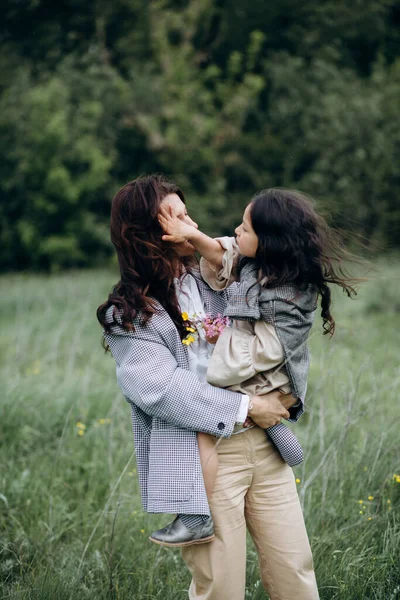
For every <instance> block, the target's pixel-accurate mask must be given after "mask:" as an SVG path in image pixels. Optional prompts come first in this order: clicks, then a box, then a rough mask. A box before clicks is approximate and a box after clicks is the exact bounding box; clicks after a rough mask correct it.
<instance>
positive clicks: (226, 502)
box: [98, 176, 318, 600]
mask: <svg viewBox="0 0 400 600" xmlns="http://www.w3.org/2000/svg"><path fill="white" fill-rule="evenodd" d="M161 205H162V206H163V207H164V208H167V209H168V210H170V211H172V212H173V213H174V214H175V215H177V216H178V218H180V219H182V220H184V221H186V222H188V223H191V224H193V221H192V220H191V219H190V217H189V216H188V214H187V211H186V207H185V204H184V196H183V193H182V191H181V190H180V189H179V188H177V187H176V186H175V185H173V184H171V183H167V182H166V181H164V180H163V179H162V178H161V177H159V176H150V177H144V178H139V179H137V180H135V181H132V182H130V183H128V184H126V185H125V186H124V187H123V188H122V189H121V190H120V191H119V192H118V193H117V195H116V196H115V198H114V200H113V204H112V211H111V239H112V242H113V244H114V246H115V248H116V250H117V254H118V260H119V264H120V271H121V280H120V282H119V283H118V284H117V285H116V286H115V288H114V289H113V291H112V293H111V294H110V296H109V298H108V300H107V302H105V303H104V304H103V305H102V306H100V307H99V309H98V319H99V321H100V323H101V324H102V325H103V327H104V330H105V340H106V343H107V344H108V346H109V348H110V349H111V351H112V353H113V355H114V358H115V360H116V365H117V379H118V383H119V385H120V387H121V389H122V391H123V393H124V395H125V398H126V399H127V401H128V402H129V403H130V405H131V408H132V422H133V431H134V440H135V449H136V456H137V464H138V474H139V482H140V488H141V494H142V502H143V507H144V509H145V510H146V511H148V512H167V513H177V514H178V518H177V521H176V522H177V526H179V528H180V529H181V530H182V528H185V532H186V531H187V540H188V545H187V546H185V548H184V550H183V558H184V560H185V562H186V564H187V566H188V568H189V569H190V571H191V572H192V576H193V579H192V583H191V586H190V590H189V597H190V598H191V600H199V599H204V600H205V599H207V600H243V598H244V594H245V574H246V573H245V567H246V526H247V528H248V529H249V531H250V534H251V535H252V537H253V540H254V542H255V545H256V548H257V552H258V556H259V564H260V570H261V577H262V581H263V585H264V587H265V589H266V590H267V591H268V593H269V595H270V597H271V599H272V600H280V599H285V600H286V599H287V600H291V599H293V600H294V598H296V600H314V599H317V598H318V591H317V587H316V582H315V576H314V571H313V566H312V556H311V551H310V547H309V543H308V538H307V533H306V530H305V526H304V520H303V515H302V512H301V508H300V503H299V499H298V496H297V491H296V485H295V482H294V477H293V472H292V470H291V469H290V467H288V465H287V464H286V463H285V462H284V461H283V460H282V459H281V457H280V456H279V454H278V453H277V452H276V450H275V449H274V447H273V446H272V444H271V443H270V442H269V441H268V439H267V437H266V435H265V432H264V431H263V430H262V429H265V428H267V427H270V426H272V425H275V424H277V423H279V422H280V421H281V419H282V418H289V417H291V419H292V420H296V418H297V417H298V415H299V414H301V412H302V407H301V406H300V407H298V408H292V409H290V406H291V405H292V404H294V403H295V399H294V398H291V397H290V400H288V401H287V403H288V404H286V407H285V406H283V404H282V403H281V402H280V401H279V399H278V396H277V395H276V394H272V395H268V396H265V397H263V398H261V397H258V396H253V397H251V398H249V397H247V396H244V395H242V394H239V393H236V392H231V391H228V390H224V389H219V388H215V387H213V386H211V385H209V384H207V383H206V382H205V378H203V375H205V371H204V356H202V357H200V356H198V357H197V359H196V357H195V360H190V361H189V354H188V349H187V347H186V346H185V345H183V344H182V340H183V339H184V337H185V336H186V334H187V332H186V330H185V327H184V324H183V321H182V317H181V312H182V305H183V303H184V302H191V301H193V304H196V303H197V304H198V303H199V299H200V302H202V304H203V306H204V310H205V311H206V312H209V313H211V314H215V315H216V314H218V313H222V312H223V310H224V305H225V295H224V293H217V292H214V291H212V290H211V289H210V288H209V287H208V286H207V285H206V284H205V283H204V282H203V281H202V280H201V278H200V277H199V274H198V270H197V268H196V262H195V261H194V259H193V254H194V247H193V246H192V245H191V244H190V243H189V242H186V241H184V242H181V243H177V244H168V243H167V242H163V241H162V235H163V231H162V230H161V226H160V225H159V222H158V215H159V211H160V207H161ZM194 225H195V226H196V224H194ZM184 282H185V283H184ZM191 358H192V359H193V356H192V357H191ZM287 409H289V410H287ZM289 411H290V412H289ZM248 416H250V417H251V419H252V420H253V421H254V422H255V423H256V424H257V425H258V426H259V427H255V428H252V429H248V430H245V429H243V428H241V427H240V424H243V422H244V421H245V420H246V418H247V417H248ZM234 429H235V430H237V429H239V433H234ZM197 431H201V432H204V433H208V434H211V435H214V436H215V437H217V438H219V440H218V442H217V445H218V455H219V469H218V475H217V481H216V484H215V488H214V492H213V497H212V501H211V502H210V506H209V504H208V502H207V495H206V490H205V488H204V482H203V477H202V470H201V463H200V458H199V453H198V447H197V438H196V432H197ZM232 434H233V435H232ZM182 448H184V452H182V450H181V449H182ZM178 449H180V450H178ZM210 509H211V513H212V518H213V520H214V525H215V538H214V539H213V540H212V541H211V542H209V543H204V544H201V545H198V544H196V543H195V542H196V540H198V539H200V538H204V530H205V529H207V527H208V525H209V515H210ZM193 515H204V519H203V521H202V522H201V523H198V522H197V521H196V520H195V519H193V517H192V516H193Z"/></svg>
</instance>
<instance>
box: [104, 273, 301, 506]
mask: <svg viewBox="0 0 400 600" xmlns="http://www.w3.org/2000/svg"><path fill="white" fill-rule="evenodd" d="M192 275H193V276H194V277H195V278H196V282H197V285H198V288H199V291H200V295H201V297H202V299H203V301H204V304H205V308H206V312H208V313H210V314H211V315H217V314H218V313H221V314H222V313H223V312H224V310H225V308H226V299H227V294H226V292H225V291H223V292H215V291H214V290H212V289H211V288H210V287H209V286H208V285H207V284H206V283H205V282H204V281H203V280H202V279H201V277H200V274H199V273H197V272H193V273H192ZM158 308H159V311H158V312H157V313H156V314H154V315H152V317H151V319H150V321H149V322H148V324H147V325H145V326H142V325H140V323H139V319H138V318H136V319H135V321H134V325H135V331H134V332H128V331H126V330H124V329H123V328H122V327H121V326H120V325H118V324H115V321H114V319H113V307H110V308H109V309H108V312H107V321H108V322H109V323H114V325H113V326H112V328H111V332H110V333H105V334H104V337H105V339H106V341H107V343H108V345H109V347H110V350H111V352H112V354H113V356H114V359H115V362H116V373H117V381H118V384H119V386H120V388H121V390H122V392H123V394H124V396H125V398H126V400H127V401H128V403H129V404H130V406H131V409H132V425H133V434H134V443H135V451H136V459H137V467H138V475H139V484H140V490H141V496H142V503H143V508H144V510H146V511H147V512H154V513H158V512H165V513H174V514H175V513H186V514H206V515H209V514H210V510H209V506H208V502H207V495H206V491H205V487H204V482H203V475H202V469H201V464H200V457H199V452H198V446H197V437H196V431H203V432H205V433H209V434H211V435H214V436H218V437H229V436H230V435H231V434H232V431H233V428H234V425H235V422H236V418H237V415H238V412H239V407H240V403H241V399H242V394H239V393H236V392H231V391H229V390H224V389H221V388H217V387H214V386H212V385H209V384H208V383H201V382H200V381H199V380H198V378H197V375H196V374H195V373H192V372H191V371H189V370H188V369H189V363H188V353H187V349H186V347H185V346H184V345H183V344H182V341H181V339H180V337H179V334H178V331H177V329H176V327H175V325H174V323H173V321H172V320H171V318H170V316H169V315H168V313H167V312H166V311H165V310H164V309H163V307H162V306H161V305H158ZM302 412H303V408H302V405H301V406H300V407H298V408H293V409H290V414H291V418H290V420H291V421H296V420H297V419H298V418H299V416H300V415H301V413H302ZM276 427H282V426H276ZM283 429H285V428H283ZM280 435H281V434H280V433H279V432H277V436H278V439H279V437H280ZM282 442H283V443H285V433H283V437H282Z"/></svg>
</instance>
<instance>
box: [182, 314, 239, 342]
mask: <svg viewBox="0 0 400 600" xmlns="http://www.w3.org/2000/svg"><path fill="white" fill-rule="evenodd" d="M182 319H183V322H184V325H185V328H186V331H187V332H188V334H187V336H186V337H185V338H184V339H183V340H182V344H184V345H185V346H190V344H193V342H195V341H196V340H197V339H198V337H199V331H200V330H201V329H202V330H203V331H204V333H205V337H206V340H207V342H208V343H210V344H216V342H217V340H218V338H219V336H220V335H221V333H222V332H223V330H224V329H225V327H228V326H229V325H230V319H229V317H223V316H222V315H221V314H220V313H218V315H217V316H216V317H212V316H211V315H210V313H207V314H206V315H205V316H204V317H198V316H197V315H192V317H189V315H188V314H187V313H186V312H184V313H182Z"/></svg>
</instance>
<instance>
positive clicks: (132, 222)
mask: <svg viewBox="0 0 400 600" xmlns="http://www.w3.org/2000/svg"><path fill="white" fill-rule="evenodd" d="M168 194H177V195H178V196H179V198H180V199H181V200H182V202H185V197H184V195H183V192H182V190H181V189H180V188H179V187H178V186H177V185H175V184H174V183H171V182H169V181H167V180H166V179H165V178H164V177H163V176H161V175H149V176H147V177H139V178H137V179H135V180H134V181H130V182H129V183H127V184H125V185H124V186H123V187H122V188H121V189H120V190H119V192H117V194H116V195H115V197H114V199H113V201H112V206H111V221H110V229H111V241H112V243H113V244H114V247H115V249H116V251H117V256H118V262H119V268H120V273H121V279H120V281H119V282H118V283H117V284H116V285H115V286H114V288H113V290H112V291H111V293H110V295H109V296H108V299H107V301H106V302H104V304H101V306H99V308H98V309H97V319H98V321H99V323H100V324H101V325H102V326H103V328H104V329H105V331H110V329H111V327H112V325H113V324H116V323H117V321H116V314H117V313H118V315H119V318H120V319H121V321H122V323H121V324H122V327H123V328H124V329H126V330H127V331H134V330H135V328H134V325H133V319H134V318H135V317H136V316H137V314H138V313H140V318H141V322H142V323H143V324H145V323H147V322H148V321H149V319H150V318H151V316H152V315H153V314H154V313H155V312H156V311H157V308H156V303H155V300H157V301H158V302H159V303H160V304H161V305H162V306H163V307H164V309H165V310H166V311H167V312H168V314H169V315H170V317H171V319H172V321H173V322H174V324H175V326H176V328H177V329H178V331H179V335H180V336H181V338H182V339H183V338H184V337H185V335H186V334H187V331H186V330H185V327H184V325H183V321H182V317H181V311H180V308H179V304H178V300H177V297H176V293H175V286H174V277H175V275H176V273H175V270H174V269H175V267H176V263H177V260H179V261H180V262H182V263H183V264H185V266H186V268H187V270H188V271H190V264H191V263H192V262H193V258H191V257H189V258H178V256H177V254H176V253H175V251H174V250H173V248H172V247H170V246H168V244H167V243H165V242H163V241H162V239H161V237H162V235H163V231H162V229H161V226H160V224H159V222H158V219H157V215H158V212H159V208H160V204H161V202H162V201H163V200H164V198H165V197H166V196H168ZM110 306H114V312H113V315H114V323H109V322H107V320H106V312H107V310H108V309H109V308H110ZM103 344H104V347H105V349H106V350H107V349H108V347H107V345H106V344H105V342H104V341H103Z"/></svg>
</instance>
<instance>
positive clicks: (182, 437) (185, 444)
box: [148, 419, 200, 505]
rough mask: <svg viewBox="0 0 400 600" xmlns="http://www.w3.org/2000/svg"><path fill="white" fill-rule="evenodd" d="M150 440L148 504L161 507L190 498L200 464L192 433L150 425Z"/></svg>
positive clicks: (161, 425) (173, 427)
mask: <svg viewBox="0 0 400 600" xmlns="http://www.w3.org/2000/svg"><path fill="white" fill-rule="evenodd" d="M154 421H157V420H155V419H154V420H153V429H152V432H151V438H150V455H149V480H148V497H149V500H152V501H153V502H157V500H159V501H160V502H161V503H162V504H163V505H165V503H168V502H171V503H172V502H188V501H189V500H191V498H192V497H193V492H194V484H195V478H196V473H198V465H199V462H200V458H199V453H198V446H197V436H196V432H195V431H189V430H186V429H181V428H179V427H175V426H174V425H170V424H168V423H164V422H160V421H159V422H154Z"/></svg>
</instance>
